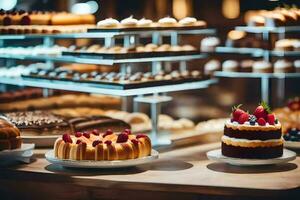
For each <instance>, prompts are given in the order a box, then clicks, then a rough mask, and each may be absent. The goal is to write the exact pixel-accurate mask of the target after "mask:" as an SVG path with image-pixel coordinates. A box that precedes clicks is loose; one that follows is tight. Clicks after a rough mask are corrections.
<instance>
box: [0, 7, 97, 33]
mask: <svg viewBox="0 0 300 200" xmlns="http://www.w3.org/2000/svg"><path fill="white" fill-rule="evenodd" d="M0 24H1V25H2V26H1V27H0V34H9V35H11V34H57V33H80V32H87V29H88V28H93V27H95V25H94V24H95V16H94V15H91V14H81V15H77V14H72V13H67V12H45V11H29V12H26V11H23V10H19V11H4V10H0Z"/></svg>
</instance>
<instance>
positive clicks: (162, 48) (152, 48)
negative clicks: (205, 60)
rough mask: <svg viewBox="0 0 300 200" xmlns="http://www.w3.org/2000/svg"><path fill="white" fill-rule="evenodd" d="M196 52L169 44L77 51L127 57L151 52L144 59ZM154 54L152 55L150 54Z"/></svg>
mask: <svg viewBox="0 0 300 200" xmlns="http://www.w3.org/2000/svg"><path fill="white" fill-rule="evenodd" d="M188 51H191V52H195V51H197V48H195V47H194V46H192V45H181V46H179V45H176V46H175V45H169V44H161V45H156V44H152V43H149V44H145V45H138V46H133V47H122V46H113V47H108V48H107V47H104V46H101V45H97V44H96V45H91V46H89V47H81V48H79V49H76V50H75V52H80V53H86V52H88V53H100V54H124V55H125V54H126V56H130V54H132V56H134V55H136V54H137V53H146V52H149V54H148V55H147V54H143V57H147V56H153V55H154V52H157V53H159V52H188ZM151 52H152V54H150V53H151Z"/></svg>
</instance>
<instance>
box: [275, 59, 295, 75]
mask: <svg viewBox="0 0 300 200" xmlns="http://www.w3.org/2000/svg"><path fill="white" fill-rule="evenodd" d="M293 71H294V66H293V63H292V62H290V61H287V60H284V59H282V60H277V61H276V62H275V63H274V73H291V72H293Z"/></svg>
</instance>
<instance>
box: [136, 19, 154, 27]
mask: <svg viewBox="0 0 300 200" xmlns="http://www.w3.org/2000/svg"><path fill="white" fill-rule="evenodd" d="M152 24H153V21H152V20H151V19H145V18H142V19H140V20H139V21H138V22H137V25H138V26H140V27H148V26H151V25H152Z"/></svg>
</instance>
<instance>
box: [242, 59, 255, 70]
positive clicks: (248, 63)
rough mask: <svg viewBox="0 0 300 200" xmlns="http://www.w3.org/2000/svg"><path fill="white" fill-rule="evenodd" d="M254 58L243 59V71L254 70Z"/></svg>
mask: <svg viewBox="0 0 300 200" xmlns="http://www.w3.org/2000/svg"><path fill="white" fill-rule="evenodd" d="M253 63H254V60H243V61H241V63H240V65H241V72H252V66H253Z"/></svg>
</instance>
